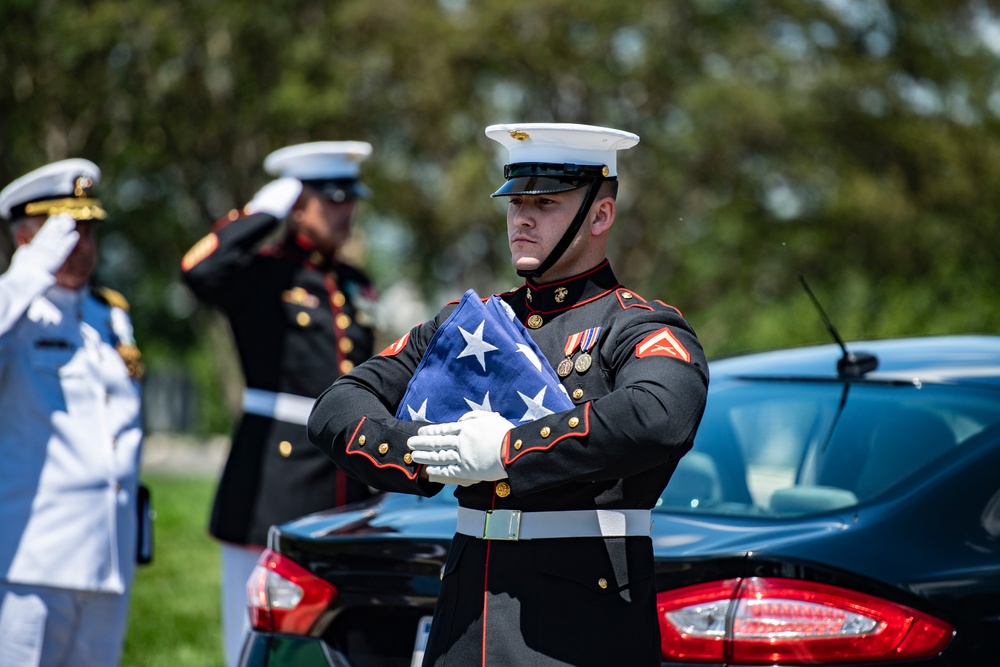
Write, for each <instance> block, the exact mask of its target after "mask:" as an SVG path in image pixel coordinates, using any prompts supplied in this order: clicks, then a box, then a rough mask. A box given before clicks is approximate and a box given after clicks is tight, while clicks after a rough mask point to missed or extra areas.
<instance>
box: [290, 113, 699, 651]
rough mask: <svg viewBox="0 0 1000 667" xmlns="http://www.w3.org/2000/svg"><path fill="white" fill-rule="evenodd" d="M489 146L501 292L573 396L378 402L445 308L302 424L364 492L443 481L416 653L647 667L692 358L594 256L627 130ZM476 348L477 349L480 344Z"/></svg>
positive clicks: (412, 489) (583, 129)
mask: <svg viewBox="0 0 1000 667" xmlns="http://www.w3.org/2000/svg"><path fill="white" fill-rule="evenodd" d="M486 133H487V135H488V136H489V137H490V138H491V139H494V140H496V141H498V142H499V143H501V144H502V145H503V146H504V147H505V148H507V149H508V155H509V163H508V164H507V165H506V166H505V183H504V184H503V186H502V187H501V188H500V189H499V190H497V191H496V192H495V193H494V196H497V197H501V196H503V197H507V198H508V200H509V206H508V214H507V232H508V241H509V245H510V249H511V257H512V262H513V265H514V267H515V269H517V271H518V273H519V274H520V275H522V276H523V277H524V278H525V282H524V284H523V285H521V286H520V287H519V288H517V289H515V290H513V291H510V292H506V293H503V294H501V295H499V296H500V298H502V299H503V301H504V302H506V303H507V304H508V305H509V306H510V308H511V309H512V311H513V312H514V314H515V316H516V318H517V319H518V320H519V321H520V322H521V323H523V324H524V325H525V327H527V330H528V332H529V334H530V336H531V337H532V339H533V340H534V341H535V343H536V344H537V345H538V347H539V348H540V350H541V351H542V353H543V354H544V355H545V357H546V358H547V360H548V362H549V363H550V364H551V366H552V368H553V369H555V370H556V372H557V374H558V376H559V377H560V378H561V382H562V386H563V387H564V388H565V389H566V392H567V394H568V396H569V397H570V398H571V400H572V402H573V407H572V408H570V409H567V410H563V411H559V412H554V413H552V414H548V415H545V416H541V417H540V418H538V419H536V420H533V421H530V422H528V423H521V424H513V423H511V422H507V421H506V420H504V419H503V418H501V417H499V416H498V415H496V414H490V413H483V412H476V413H475V414H470V415H468V418H467V419H464V420H460V421H458V422H453V423H447V424H433V425H428V424H425V423H421V422H419V421H409V420H401V419H397V418H396V417H395V416H394V414H396V410H397V409H398V406H399V403H400V401H401V399H402V397H403V396H404V393H405V392H406V391H407V387H408V385H409V383H410V381H411V379H412V378H413V376H414V373H415V371H416V369H417V368H418V366H419V364H420V363H421V359H422V357H423V355H424V352H425V350H426V349H427V348H428V345H429V344H430V342H431V339H432V338H433V336H434V334H435V332H436V331H437V330H438V329H439V328H440V327H441V326H442V325H443V323H444V322H446V321H447V319H448V317H449V316H450V315H451V313H452V312H453V310H454V308H455V306H454V305H449V306H448V307H446V308H444V309H443V310H442V311H441V312H440V313H439V314H438V315H437V316H436V317H435V318H434V319H433V320H431V321H429V322H425V323H423V324H420V325H418V326H416V327H414V328H413V329H412V330H411V331H410V332H409V333H407V334H406V335H404V336H403V337H402V338H400V339H399V340H398V341H396V342H395V343H394V344H392V345H390V346H389V347H387V348H386V349H385V350H383V351H382V352H381V353H380V354H379V355H377V356H376V357H374V358H372V359H371V360H370V361H368V362H366V363H364V364H362V365H361V366H359V367H357V368H355V369H354V370H353V371H352V372H351V373H349V374H348V375H346V376H344V377H342V378H340V379H339V380H338V381H337V382H335V383H334V384H333V385H332V386H331V387H330V388H329V389H328V390H327V391H326V392H324V393H323V394H322V395H321V396H320V398H319V399H318V400H317V402H316V405H315V407H314V409H313V412H312V415H311V417H310V420H309V436H310V438H311V439H312V441H313V442H314V443H315V444H316V445H317V446H318V447H319V448H320V449H321V450H322V451H324V452H326V453H327V454H328V455H329V456H331V457H332V458H333V460H335V461H336V462H337V464H338V465H339V466H341V467H342V468H343V469H345V470H348V471H349V472H350V473H351V474H352V475H354V476H356V477H357V478H358V479H360V480H362V481H363V482H365V483H367V484H370V485H372V486H376V487H378V488H382V489H386V490H391V491H399V492H404V493H415V494H422V495H433V494H435V493H438V492H439V491H440V490H441V489H442V488H443V486H442V485H445V484H448V485H454V486H455V487H456V489H455V495H456V497H457V498H458V500H459V505H460V507H459V516H458V532H457V534H456V535H455V537H454V540H453V543H452V547H451V549H450V551H449V554H448V559H447V562H446V564H445V567H444V569H443V572H442V589H441V595H440V597H439V599H438V604H437V607H436V610H435V615H434V620H433V624H432V628H431V635H430V637H429V640H428V646H427V651H426V654H425V660H424V665H438V666H440V665H472V664H475V665H528V664H530V665H612V664H613V665H658V664H659V662H660V660H659V630H658V625H657V620H656V610H655V588H654V580H653V552H652V544H651V541H650V538H649V523H650V509H651V508H652V507H653V506H654V505H655V503H656V501H657V498H658V497H659V494H660V493H661V491H662V490H663V488H664V487H665V485H666V484H667V481H668V480H669V479H670V476H671V474H672V473H673V471H674V469H675V467H676V465H677V462H678V460H679V459H680V458H681V456H682V455H683V454H684V453H685V452H687V451H688V450H689V449H690V447H691V444H692V441H693V438H694V435H695V432H696V430H697V427H698V424H699V422H700V420H701V416H702V413H703V411H704V405H705V396H706V390H707V385H708V367H707V363H706V359H705V355H704V353H703V351H702V348H701V345H700V344H699V342H698V339H697V337H696V335H695V333H694V331H693V330H692V328H691V326H690V325H689V324H688V323H687V322H686V321H685V319H684V318H683V316H682V315H681V313H680V312H679V311H678V310H677V309H676V308H674V307H673V306H670V305H667V304H666V303H663V302H661V301H658V300H651V299H646V298H644V297H642V296H640V295H639V294H637V293H636V292H634V291H633V290H630V289H627V288H626V287H625V286H623V285H622V284H621V283H620V282H619V280H618V278H617V277H616V276H615V274H614V271H613V270H612V268H611V266H610V264H609V262H608V261H607V259H606V257H605V251H606V242H607V235H608V232H609V230H610V228H611V225H612V224H613V223H614V221H615V212H616V207H615V196H616V193H617V154H618V151H619V150H624V149H627V148H630V147H632V146H634V145H635V144H636V143H637V142H638V137H637V136H635V135H634V134H631V133H628V132H622V131H620V130H615V129H611V128H601V127H593V126H584V125H574V124H517V125H495V126H490V127H489V128H487V130H486ZM479 349H481V350H483V354H484V355H485V358H486V359H488V358H489V352H488V351H487V348H486V347H480V348H479Z"/></svg>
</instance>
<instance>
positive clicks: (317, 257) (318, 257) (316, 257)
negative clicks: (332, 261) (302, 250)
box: [309, 250, 323, 264]
mask: <svg viewBox="0 0 1000 667" xmlns="http://www.w3.org/2000/svg"><path fill="white" fill-rule="evenodd" d="M309 261H310V262H312V263H313V264H322V263H323V253H321V252H319V251H318V250H317V251H315V252H313V253H312V254H311V255H309Z"/></svg>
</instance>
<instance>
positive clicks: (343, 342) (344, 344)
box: [338, 338, 354, 354]
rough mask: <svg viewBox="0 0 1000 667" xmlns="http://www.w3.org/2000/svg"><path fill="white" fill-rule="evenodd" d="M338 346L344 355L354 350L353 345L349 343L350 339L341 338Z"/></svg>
mask: <svg viewBox="0 0 1000 667" xmlns="http://www.w3.org/2000/svg"><path fill="white" fill-rule="evenodd" d="M338 345H339V346H340V351H341V352H343V353H344V354H347V353H348V352H350V351H351V350H353V349H354V343H353V342H352V341H351V339H350V338H341V339H340V342H339V343H338Z"/></svg>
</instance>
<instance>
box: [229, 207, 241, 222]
mask: <svg viewBox="0 0 1000 667" xmlns="http://www.w3.org/2000/svg"><path fill="white" fill-rule="evenodd" d="M238 217H240V212H239V211H237V210H236V209H235V208H234V209H233V210H232V211H230V212H229V219H230V220H235V219H236V218H238Z"/></svg>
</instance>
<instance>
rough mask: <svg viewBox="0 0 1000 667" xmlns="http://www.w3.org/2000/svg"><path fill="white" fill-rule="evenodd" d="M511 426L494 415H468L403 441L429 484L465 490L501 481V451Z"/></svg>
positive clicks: (477, 413) (502, 469)
mask: <svg viewBox="0 0 1000 667" xmlns="http://www.w3.org/2000/svg"><path fill="white" fill-rule="evenodd" d="M512 428H514V425H513V424H511V423H510V422H509V421H507V420H506V419H504V418H503V417H501V416H500V415H499V414H498V413H496V412H483V411H477V412H471V413H469V414H467V415H465V416H464V417H462V419H460V420H459V421H457V422H450V423H446V424H429V425H427V426H421V427H420V430H418V431H417V435H415V436H412V437H410V439H409V440H407V441H406V444H407V446H408V447H409V448H410V449H411V450H412V451H413V460H414V461H415V462H416V463H421V464H423V465H425V466H427V476H428V479H430V480H431V481H432V482H438V483H440V484H457V485H458V486H468V485H470V484H475V483H476V482H492V481H495V480H498V479H503V478H505V477H506V476H507V471H506V470H505V469H504V467H503V461H502V460H501V454H500V449H501V447H502V446H503V440H504V435H506V434H507V431H509V430H511V429H512Z"/></svg>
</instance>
